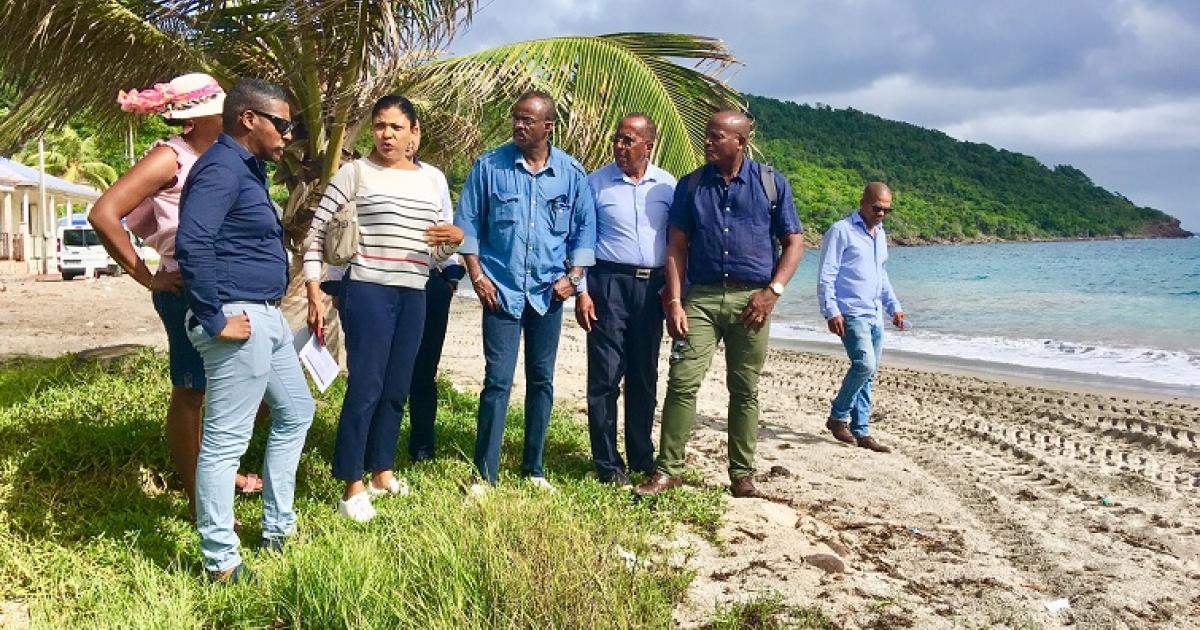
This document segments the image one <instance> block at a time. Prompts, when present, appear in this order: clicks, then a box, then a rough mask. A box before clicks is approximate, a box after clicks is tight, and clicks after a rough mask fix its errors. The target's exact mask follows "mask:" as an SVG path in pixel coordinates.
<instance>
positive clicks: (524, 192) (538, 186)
mask: <svg viewBox="0 0 1200 630" xmlns="http://www.w3.org/2000/svg"><path fill="white" fill-rule="evenodd" d="M555 120H556V114H555V105H554V99H553V98H551V97H550V95H549V94H545V93H543V92H527V93H525V94H523V95H521V97H520V98H518V99H517V102H516V103H515V104H514V105H513V108H512V138H513V141H512V143H511V144H506V145H504V146H502V147H500V148H499V149H496V150H495V151H492V152H490V153H487V154H485V155H483V156H482V157H480V158H479V159H478V160H476V161H475V165H474V167H472V169H471V174H470V176H468V177H467V183H466V186H465V187H464V188H463V193H462V197H461V198H460V199H459V203H458V211H457V212H456V213H455V216H454V223H455V225H457V226H459V227H461V228H462V229H463V232H464V233H465V234H466V238H465V240H464V241H463V244H462V246H461V247H459V250H458V252H459V254H462V256H463V262H464V263H465V264H466V267H467V276H468V277H469V278H470V279H471V285H472V286H473V287H474V288H475V293H476V294H477V295H478V296H479V301H480V302H481V303H482V305H483V354H484V359H485V361H486V365H487V367H486V371H485V373H484V381H483V392H482V393H481V394H480V396H479V426H478V428H479V434H478V436H477V437H476V440H475V456H474V460H475V468H476V469H477V470H478V472H479V475H480V476H482V477H483V479H484V480H486V481H487V482H488V483H490V484H493V485H494V484H495V483H496V480H497V476H498V474H499V465H500V445H501V443H502V439H503V437H504V420H505V416H506V415H507V414H508V398H509V393H510V391H511V390H512V380H513V372H514V370H516V365H517V348H518V345H519V343H520V340H521V333H522V331H524V335H525V377H526V384H525V448H524V452H523V456H522V461H521V472H522V473H523V474H524V475H526V476H527V477H529V478H530V481H531V482H532V483H533V484H534V486H535V487H537V488H540V489H543V490H553V486H551V485H550V483H549V482H547V481H546V478H545V474H544V471H543V469H542V452H543V447H544V446H545V442H546V427H547V426H548V425H549V423H550V408H551V406H552V405H553V402H554V362H555V358H556V356H557V354H558V338H559V334H560V333H561V331H562V303H563V300H565V299H567V298H568V297H570V296H571V295H573V294H574V293H575V288H576V287H577V286H578V285H579V283H580V282H581V281H582V280H583V273H584V269H585V268H586V267H589V266H591V265H592V264H593V262H595V254H594V252H593V247H594V245H595V241H596V212H595V208H594V205H593V201H592V193H591V190H590V189H589V188H588V183H587V172H586V171H584V169H583V167H582V166H581V165H580V164H579V162H577V161H576V160H575V159H574V158H572V157H571V156H569V155H567V154H566V153H563V152H562V151H560V150H558V149H556V148H554V147H553V146H551V144H550V141H549V139H550V132H551V131H553V129H554V122H555ZM486 490H487V486H485V485H482V484H475V485H474V486H472V492H475V493H482V492H485V491H486Z"/></svg>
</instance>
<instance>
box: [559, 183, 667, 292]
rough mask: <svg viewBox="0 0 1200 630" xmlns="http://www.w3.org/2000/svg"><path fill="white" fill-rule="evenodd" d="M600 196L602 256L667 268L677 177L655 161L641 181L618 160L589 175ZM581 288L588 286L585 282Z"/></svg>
mask: <svg viewBox="0 0 1200 630" xmlns="http://www.w3.org/2000/svg"><path fill="white" fill-rule="evenodd" d="M588 185H589V186H591V188H592V196H593V197H594V198H595V200H596V259H597V260H607V261H608V262H615V263H621V264H623V265H632V266H634V267H662V266H663V265H664V264H665V263H666V260H667V215H668V214H669V213H670V211H671V199H672V198H673V197H674V195H675V178H674V177H673V176H672V175H671V174H670V173H668V172H666V171H664V170H663V169H661V168H659V167H657V166H655V165H654V164H647V165H646V173H645V174H644V175H643V176H642V178H641V179H640V180H639V181H637V182H635V181H633V180H632V179H630V178H629V176H628V175H626V174H625V173H624V172H622V171H621V168H620V167H619V166H617V163H616V162H610V163H609V164H607V165H606V166H602V167H600V168H599V169H598V170H596V171H595V172H593V173H592V174H591V175H589V176H588ZM579 290H580V291H585V290H587V284H586V280H585V283H583V284H580V285H579Z"/></svg>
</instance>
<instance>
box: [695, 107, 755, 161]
mask: <svg viewBox="0 0 1200 630" xmlns="http://www.w3.org/2000/svg"><path fill="white" fill-rule="evenodd" d="M749 142H750V118H749V117H748V116H746V114H743V113H742V112H735V111H729V110H725V111H719V112H717V113H715V114H713V115H712V116H711V117H710V118H709V119H708V126H707V128H706V129H705V134H704V160H705V161H706V162H708V163H709V164H716V165H717V167H718V168H721V169H723V170H729V169H736V168H738V167H739V165H740V164H741V160H742V157H743V156H744V154H745V152H746V145H747V144H749Z"/></svg>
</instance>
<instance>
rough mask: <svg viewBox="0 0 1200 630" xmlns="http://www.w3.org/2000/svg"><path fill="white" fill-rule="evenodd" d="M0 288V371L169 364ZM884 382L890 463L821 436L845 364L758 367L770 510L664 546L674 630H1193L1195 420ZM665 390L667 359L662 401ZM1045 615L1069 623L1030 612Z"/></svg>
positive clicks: (41, 295) (572, 373)
mask: <svg viewBox="0 0 1200 630" xmlns="http://www.w3.org/2000/svg"><path fill="white" fill-rule="evenodd" d="M0 289H2V290H0V358H6V357H11V356H14V355H21V354H32V355H39V356H54V355H58V354H61V353H63V352H77V351H80V350H84V349H87V348H93V347H97V346H105V345H113V344H120V343H143V344H149V345H154V346H157V347H163V346H164V345H165V337H164V335H163V333H162V330H161V327H160V326H159V324H158V320H157V317H156V316H155V314H154V311H153V308H152V306H151V304H150V301H149V299H148V296H147V294H146V293H145V291H144V290H143V289H141V288H140V287H138V286H136V285H135V284H134V283H133V282H132V281H129V280H128V279H107V278H105V279H101V280H98V281H82V280H77V281H74V282H69V283H63V282H45V283H40V282H39V283H35V282H32V281H27V280H18V279H14V278H3V279H0ZM565 319H566V322H565V323H564V335H563V338H562V341H561V344H560V351H559V358H558V369H557V372H556V377H555V386H556V398H557V399H558V405H559V406H560V408H563V409H566V410H568V411H570V412H572V413H573V414H574V415H575V416H576V417H577V418H578V419H579V420H580V421H584V417H585V410H586V405H585V398H584V393H585V387H586V349H585V343H584V336H583V334H582V332H581V331H580V330H579V329H578V327H577V326H575V324H574V322H573V321H572V319H571V318H570V317H569V316H568V317H566V318H565ZM479 327H480V315H479V307H478V304H477V303H476V302H474V301H473V300H471V299H463V298H457V299H456V300H455V306H454V309H453V313H452V317H451V322H450V333H449V335H448V337H447V341H446V348H445V352H444V356H443V360H442V368H443V373H444V374H445V375H446V376H448V377H450V378H451V379H452V380H453V381H454V382H455V383H456V384H458V386H459V387H461V388H464V389H467V390H476V389H477V388H478V387H479V386H480V384H481V381H482V375H483V358H482V353H481V345H480V333H479ZM883 363H884V368H883V370H882V372H881V374H880V377H879V382H878V387H877V390H876V391H877V401H878V404H877V407H876V414H875V416H874V418H873V428H874V429H875V433H876V435H877V436H878V437H879V439H880V440H881V441H883V442H884V443H886V444H890V445H891V446H893V447H895V449H896V452H894V453H892V454H888V455H878V454H873V453H870V452H868V451H866V450H864V449H858V448H854V447H848V446H843V445H841V444H840V443H837V442H836V441H834V440H833V439H832V438H831V437H829V436H828V435H827V433H826V432H825V430H824V428H823V424H824V420H825V417H826V415H827V413H828V403H829V399H830V397H831V396H832V395H833V392H834V390H835V388H836V386H837V383H838V382H839V380H840V378H841V376H842V373H843V371H844V369H845V367H846V361H845V359H841V358H839V357H830V356H825V355H821V354H817V353H808V352H799V351H792V350H772V351H771V352H770V353H769V355H768V359H767V365H766V367H765V369H764V373H763V377H762V379H761V383H760V385H761V388H760V389H761V391H760V405H761V408H762V424H761V431H760V440H759V447H758V456H759V461H758V469H759V475H758V477H759V481H758V485H759V487H760V489H761V490H763V491H765V492H766V493H767V494H768V495H769V497H770V499H769V500H768V499H754V500H737V501H733V500H730V503H729V505H730V510H729V512H728V514H727V516H726V518H725V519H724V521H723V525H722V527H721V530H720V532H719V541H718V542H717V543H716V544H714V543H711V542H709V541H706V540H704V539H702V538H700V537H699V536H696V535H695V534H692V533H687V532H680V535H679V540H676V541H664V543H663V546H664V554H668V553H675V554H676V555H679V554H682V555H683V556H684V557H686V559H687V562H688V563H689V565H690V566H691V567H692V568H693V569H694V570H695V571H696V579H695V580H694V581H693V584H692V587H691V589H690V591H689V594H688V597H687V599H686V601H685V602H684V603H683V604H682V605H681V606H680V607H679V608H678V609H677V611H676V620H677V622H678V623H679V624H680V625H681V626H684V627H698V626H701V625H703V624H704V623H705V622H707V621H708V620H709V619H710V618H711V616H712V613H713V610H714V607H715V606H717V605H718V604H721V603H729V602H734V601H744V600H747V599H749V598H751V597H753V596H755V595H757V594H764V593H768V592H775V593H779V594H781V595H783V596H784V597H785V598H786V599H787V600H788V601H790V602H792V603H795V604H807V605H814V604H815V605H819V606H820V607H821V608H822V609H823V610H824V611H825V612H826V614H827V615H829V617H830V618H831V619H833V620H834V621H835V622H836V623H837V624H839V625H840V626H842V627H847V628H866V627H876V628H899V627H915V628H943V627H945V628H949V627H1046V628H1055V627H1063V626H1068V625H1071V626H1076V627H1084V628H1125V627H1129V628H1195V627H1200V588H1198V585H1200V444H1198V442H1200V405H1198V404H1197V402H1196V401H1190V400H1171V399H1151V398H1145V397H1135V396H1133V395H1130V394H1121V393H1118V394H1115V395H1109V394H1103V393H1080V392H1069V391H1060V390H1057V389H1055V388H1054V385H1053V384H1051V383H1046V384H1045V387H1044V388H1042V387H1038V386H1030V385H1029V384H1027V383H1023V384H1009V383H1006V382H1003V381H999V380H989V379H982V378H977V377H973V376H967V375H963V374H955V373H950V372H938V371H932V370H923V369H921V370H919V369H912V368H904V367H896V366H893V365H891V364H889V361H888V357H887V354H886V352H885V354H884V361H883ZM724 371H725V364H724V361H723V358H722V357H721V356H720V355H718V356H717V357H716V358H715V360H714V362H713V366H712V369H711V370H710V372H709V377H708V380H707V381H706V382H705V384H704V386H703V388H702V390H701V400H700V404H699V414H700V416H699V418H698V422H697V430H696V434H695V436H694V438H693V440H692V443H691V445H690V448H689V451H688V464H689V466H691V467H694V468H696V469H699V470H700V471H702V473H703V477H704V479H705V483H708V484H713V485H722V486H723V485H725V484H727V483H728V481H727V479H726V473H725V467H726V465H727V461H728V460H727V458H726V454H725V437H724V429H725V427H724V418H725V415H726V413H725V408H726V405H727V402H728V398H727V395H726V393H725V385H724ZM520 372H521V370H520V369H518V374H517V385H516V387H517V390H516V395H515V396H514V401H519V400H520V392H521V391H522V390H521V388H523V386H524V384H523V379H522V376H521V373H520ZM665 374H666V352H665V349H664V352H663V360H662V363H661V365H660V391H659V395H660V399H661V396H662V394H663V393H664V392H665ZM655 436H656V437H657V427H656V432H655ZM547 468H548V471H549V472H550V474H551V475H553V474H554V462H553V461H550V462H547ZM684 491H687V490H686V489H685V490H684ZM680 545H683V548H682V550H681V548H680ZM1059 598H1067V600H1068V602H1069V606H1070V607H1069V608H1068V609H1066V610H1062V611H1058V612H1051V611H1049V610H1047V609H1046V607H1045V605H1044V604H1045V602H1049V601H1053V600H1057V599H1059Z"/></svg>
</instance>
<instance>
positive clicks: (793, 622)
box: [710, 592, 836, 630]
mask: <svg viewBox="0 0 1200 630" xmlns="http://www.w3.org/2000/svg"><path fill="white" fill-rule="evenodd" d="M710 627H711V628H712V630H777V629H778V630H783V629H784V628H789V629H793V628H794V629H799V628H821V629H824V628H834V627H836V626H834V624H833V622H832V621H830V620H829V618H828V617H826V616H825V613H824V612H822V611H821V609H820V608H817V607H807V606H805V607H802V606H793V605H791V604H789V603H787V601H786V599H784V597H783V595H780V594H779V593H775V592H767V593H763V594H760V595H756V596H755V597H753V598H751V599H750V600H748V601H745V602H740V603H736V604H732V605H726V606H722V605H718V606H717V614H716V616H715V617H714V618H713V621H712V624H710Z"/></svg>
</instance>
